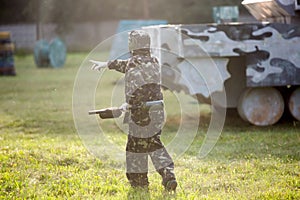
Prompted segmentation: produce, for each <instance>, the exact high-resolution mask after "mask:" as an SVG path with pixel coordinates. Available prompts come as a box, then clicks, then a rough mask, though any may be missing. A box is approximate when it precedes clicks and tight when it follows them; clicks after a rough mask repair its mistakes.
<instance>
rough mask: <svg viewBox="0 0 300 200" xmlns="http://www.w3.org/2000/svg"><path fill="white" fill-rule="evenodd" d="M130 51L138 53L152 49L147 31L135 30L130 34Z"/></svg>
mask: <svg viewBox="0 0 300 200" xmlns="http://www.w3.org/2000/svg"><path fill="white" fill-rule="evenodd" d="M128 46H129V51H130V52H132V51H138V50H141V49H149V48H150V36H149V34H148V33H147V32H146V31H143V30H134V31H131V32H130V33H129V41H128Z"/></svg>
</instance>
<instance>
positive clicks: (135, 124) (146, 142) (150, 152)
mask: <svg viewBox="0 0 300 200" xmlns="http://www.w3.org/2000/svg"><path fill="white" fill-rule="evenodd" d="M108 68H109V69H114V70H116V71H119V72H121V73H125V96H126V102H127V103H128V104H129V105H130V106H131V107H132V108H131V109H130V112H129V115H128V116H127V117H126V118H127V120H126V119H125V120H126V121H128V123H129V135H128V141H127V145H126V176H127V178H128V180H129V182H130V184H131V185H132V186H133V187H137V186H141V187H146V186H148V184H149V182H148V177H147V173H148V156H150V158H151V160H152V162H153V164H154V166H155V168H156V170H157V172H158V173H159V174H160V175H161V176H162V179H163V184H164V185H166V183H167V182H168V181H169V180H175V174H174V171H173V170H174V163H173V160H172V158H171V157H170V155H169V154H168V152H167V150H166V149H165V147H164V145H163V144H162V142H161V140H160V135H161V129H162V126H163V123H164V109H163V108H162V107H155V106H154V107H150V108H145V107H143V103H145V102H147V101H155V100H162V99H163V95H162V92H161V88H160V67H159V64H158V61H157V59H156V58H154V57H151V56H150V52H149V50H145V49H143V50H141V51H138V52H136V51H135V52H133V56H132V57H131V58H129V59H127V60H114V61H110V62H109V63H108Z"/></svg>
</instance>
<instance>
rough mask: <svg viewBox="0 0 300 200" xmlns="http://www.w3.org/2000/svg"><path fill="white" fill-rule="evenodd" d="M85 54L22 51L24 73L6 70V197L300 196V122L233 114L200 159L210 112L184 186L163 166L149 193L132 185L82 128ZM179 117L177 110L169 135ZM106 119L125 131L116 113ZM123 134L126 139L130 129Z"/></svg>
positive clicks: (2, 174)
mask: <svg viewBox="0 0 300 200" xmlns="http://www.w3.org/2000/svg"><path fill="white" fill-rule="evenodd" d="M85 56H86V54H84V53H72V54H69V55H68V58H67V63H66V65H65V66H64V67H63V68H61V69H52V68H37V67H35V65H34V62H33V56H32V55H22V56H16V59H15V65H16V71H17V76H16V77H0V93H1V96H0V105H1V109H0V165H1V168H0V199H69V198H70V199H71V198H72V199H214V200H215V199H300V123H299V122H282V123H279V124H277V125H275V126H271V127H264V128H260V127H254V126H250V125H248V124H246V123H244V122H242V121H241V120H240V119H237V118H233V119H230V120H228V122H227V123H226V124H225V127H224V130H223V132H222V135H221V137H220V139H219V140H218V143H217V145H216V146H215V148H214V149H213V151H212V152H211V153H210V154H209V155H208V156H207V157H206V158H204V159H199V158H198V157H197V154H198V152H199V148H200V146H201V143H202V141H203V138H204V134H205V132H206V130H207V125H208V123H209V112H207V113H206V114H205V115H204V117H203V118H202V121H201V123H200V126H199V131H198V134H197V136H196V137H195V140H194V142H193V144H192V145H191V147H190V148H189V149H188V151H187V152H186V153H185V154H184V155H183V156H182V157H180V158H178V159H176V161H175V164H176V169H175V170H176V171H175V172H176V174H177V179H178V182H179V187H178V190H177V194H176V195H169V194H166V193H165V192H164V190H163V187H162V186H161V184H160V182H161V180H160V177H159V176H158V174H156V173H150V174H149V178H150V190H149V193H145V192H143V191H132V190H131V189H130V186H129V184H128V183H127V180H126V177H125V173H124V171H121V170H117V169H114V168H112V167H111V165H110V162H109V158H108V159H106V160H102V159H98V158H96V157H95V156H93V155H91V154H90V153H89V151H88V150H87V149H86V148H85V146H84V145H83V143H82V141H81V139H80V137H79V136H78V134H77V131H76V129H75V126H74V122H73V116H72V92H73V84H74V80H75V77H76V73H77V70H78V68H79V66H80V64H81V62H82V61H83V59H84V58H85ZM166 96H167V97H170V98H171V100H170V101H172V94H170V93H168V92H166ZM171 107H172V106H171ZM170 110H172V108H171V109H170ZM204 110H205V109H204ZM178 121H179V119H178V116H176V114H175V113H174V114H172V112H171V114H170V115H169V116H168V120H167V124H166V127H165V129H164V136H163V139H164V142H165V143H168V137H169V136H170V137H171V136H172V134H174V131H175V130H176V129H177V128H178ZM104 126H106V128H107V130H108V131H109V130H110V131H111V133H110V132H109V133H108V134H111V137H112V138H113V137H114V135H118V134H117V132H118V131H119V129H118V128H117V127H116V126H115V125H114V124H113V123H112V122H111V121H108V122H105V124H104ZM116 141H117V142H119V143H121V144H120V145H121V146H122V145H125V140H124V137H122V138H121V139H118V138H116Z"/></svg>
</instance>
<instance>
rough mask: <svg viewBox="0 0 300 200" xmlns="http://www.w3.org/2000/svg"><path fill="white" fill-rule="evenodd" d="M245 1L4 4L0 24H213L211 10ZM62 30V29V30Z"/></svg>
mask: <svg viewBox="0 0 300 200" xmlns="http://www.w3.org/2000/svg"><path fill="white" fill-rule="evenodd" d="M241 1H242V0H222V1H221V0H214V1H211V0H185V1H183V0H164V1H161V0H151V1H150V0H142V1H136V0H123V1H120V0H110V1H106V0H89V1H85V0H77V1H72V0H28V1H22V0H2V1H1V7H0V23H16V22H17V23H19V22H36V20H40V21H42V22H55V23H64V24H67V23H71V22H82V21H84V22H86V21H94V22H97V21H101V20H111V19H143V18H145V17H147V16H146V14H145V12H149V16H148V17H149V18H151V19H166V20H168V21H169V22H170V23H199V22H211V21H212V17H211V7H212V6H220V5H239V6H240V8H241V9H242V6H241ZM61 27H62V26H61Z"/></svg>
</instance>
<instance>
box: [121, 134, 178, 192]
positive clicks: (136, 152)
mask: <svg viewBox="0 0 300 200" xmlns="http://www.w3.org/2000/svg"><path fill="white" fill-rule="evenodd" d="M160 134H161V132H159V133H158V134H156V135H153V136H151V137H148V138H138V137H134V136H132V135H130V134H129V135H128V141H127V146H126V176H127V178H128V180H129V182H130V184H131V186H133V187H138V186H139V187H147V186H148V185H149V182H148V176H147V174H148V157H149V156H150V158H151V160H152V163H153V165H154V167H155V169H156V171H157V172H158V173H159V174H160V175H161V177H162V184H163V185H164V186H166V184H167V182H168V181H170V180H175V174H174V163H173V160H172V158H171V156H170V155H169V153H168V152H167V150H166V149H165V147H164V145H163V144H162V142H161V140H160Z"/></svg>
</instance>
